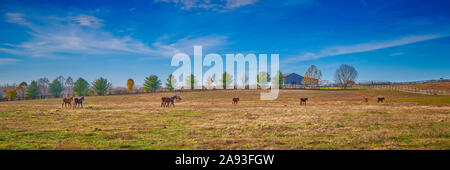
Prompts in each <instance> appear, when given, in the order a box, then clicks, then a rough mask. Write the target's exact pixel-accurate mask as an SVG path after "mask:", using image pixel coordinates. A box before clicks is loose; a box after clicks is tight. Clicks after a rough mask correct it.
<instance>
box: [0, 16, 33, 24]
mask: <svg viewBox="0 0 450 170" xmlns="http://www.w3.org/2000/svg"><path fill="white" fill-rule="evenodd" d="M5 15H6V19H7V21H8V22H11V23H16V24H19V25H30V23H29V22H28V21H27V20H25V19H24V15H23V14H21V13H6V14H5Z"/></svg>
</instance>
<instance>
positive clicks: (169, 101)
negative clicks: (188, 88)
mask: <svg viewBox="0 0 450 170" xmlns="http://www.w3.org/2000/svg"><path fill="white" fill-rule="evenodd" d="M175 99H177V100H181V97H180V96H178V95H175V96H172V97H162V98H161V107H170V105H172V107H175V104H174V101H175Z"/></svg>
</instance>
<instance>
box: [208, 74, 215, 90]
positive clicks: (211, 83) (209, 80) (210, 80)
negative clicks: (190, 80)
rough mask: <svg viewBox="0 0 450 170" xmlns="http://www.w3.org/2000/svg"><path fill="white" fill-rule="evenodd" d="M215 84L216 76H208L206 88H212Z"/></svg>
mask: <svg viewBox="0 0 450 170" xmlns="http://www.w3.org/2000/svg"><path fill="white" fill-rule="evenodd" d="M213 85H214V78H213V77H211V76H208V78H206V88H207V89H212V88H213Z"/></svg>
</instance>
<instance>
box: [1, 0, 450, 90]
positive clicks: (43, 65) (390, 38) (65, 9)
mask: <svg viewBox="0 0 450 170" xmlns="http://www.w3.org/2000/svg"><path fill="white" fill-rule="evenodd" d="M448 9H450V1H447V0H442V1H439V0H433V1H425V0H384V1H381V0H342V1H336V0H297V1H294V0H280V1H271V0H241V1H237V0H218V1H213V0H147V1H145V0H139V1H132V0H131V1H114V0H108V1H106V0H105V1H94V2H92V1H83V0H76V1H71V0H67V1H39V0H34V1H17V0H7V1H5V0H2V2H1V3H0V37H1V39H0V84H5V83H19V82H21V81H27V82H30V81H31V80H36V79H38V78H41V77H47V78H49V79H54V78H55V77H57V76H58V75H63V76H64V77H67V76H71V77H73V78H75V79H76V78H78V77H83V78H85V79H86V80H88V81H89V82H92V81H93V80H94V79H96V78H98V77H100V76H102V77H105V78H107V79H108V80H109V81H111V82H112V83H113V85H114V86H125V84H126V80H127V79H128V78H133V79H135V81H136V83H137V84H138V85H139V84H142V83H143V80H144V77H146V76H149V75H151V74H156V75H158V76H160V78H161V79H164V80H165V79H166V78H167V76H168V75H169V74H170V73H172V72H173V71H174V70H175V69H176V67H171V66H170V62H171V57H172V55H173V54H174V53H176V52H185V53H188V54H192V51H193V46H194V45H202V46H203V54H204V55H205V54H208V53H219V54H226V53H244V54H246V53H256V54H259V53H268V54H271V53H278V54H280V69H281V71H282V72H283V73H290V72H296V73H298V74H301V75H303V74H304V72H305V71H306V70H307V68H308V67H309V66H310V65H311V64H314V65H316V66H317V67H318V68H319V69H320V70H321V71H322V73H323V79H326V80H330V81H331V80H333V75H334V71H335V70H336V69H337V67H338V66H339V65H340V64H350V65H353V66H354V67H355V68H356V69H357V70H358V71H359V78H358V81H365V80H380V81H415V80H428V79H438V78H441V77H442V78H450V67H449V64H450V50H449V49H450V37H449V36H450V10H448ZM191 56H192V55H191ZM205 69H207V68H204V70H205Z"/></svg>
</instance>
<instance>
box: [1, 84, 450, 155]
mask: <svg viewBox="0 0 450 170" xmlns="http://www.w3.org/2000/svg"><path fill="white" fill-rule="evenodd" d="M173 94H174V93H156V94H139V95H122V96H103V97H88V98H87V99H86V101H85V103H86V106H85V108H84V109H78V110H72V109H62V108H61V102H60V101H61V99H44V100H29V101H14V102H1V103H0V149H450V129H449V127H450V126H449V125H450V121H449V118H450V116H449V113H450V103H449V101H450V96H443V97H435V96H425V95H421V94H411V93H404V92H398V91H389V90H374V89H368V90H281V91H280V95H279V98H278V99H277V100H275V101H261V100H259V97H260V95H259V94H260V91H256V90H253V91H251V90H242V91H231V90H227V91H225V90H224V91H207V92H186V93H178V94H179V95H180V96H181V97H182V99H183V100H182V101H177V102H176V104H175V105H176V107H175V108H161V107H160V98H161V96H169V95H173ZM236 96H239V97H240V98H241V101H240V102H239V104H238V105H232V104H231V99H232V98H233V97H236ZM364 96H367V97H369V103H362V98H363V97H364ZM378 96H383V97H386V99H387V100H386V102H385V103H383V104H379V103H376V100H375V97H378ZM300 97H308V98H309V101H308V105H307V106H306V107H304V106H302V107H300V106H299V98H300Z"/></svg>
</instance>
